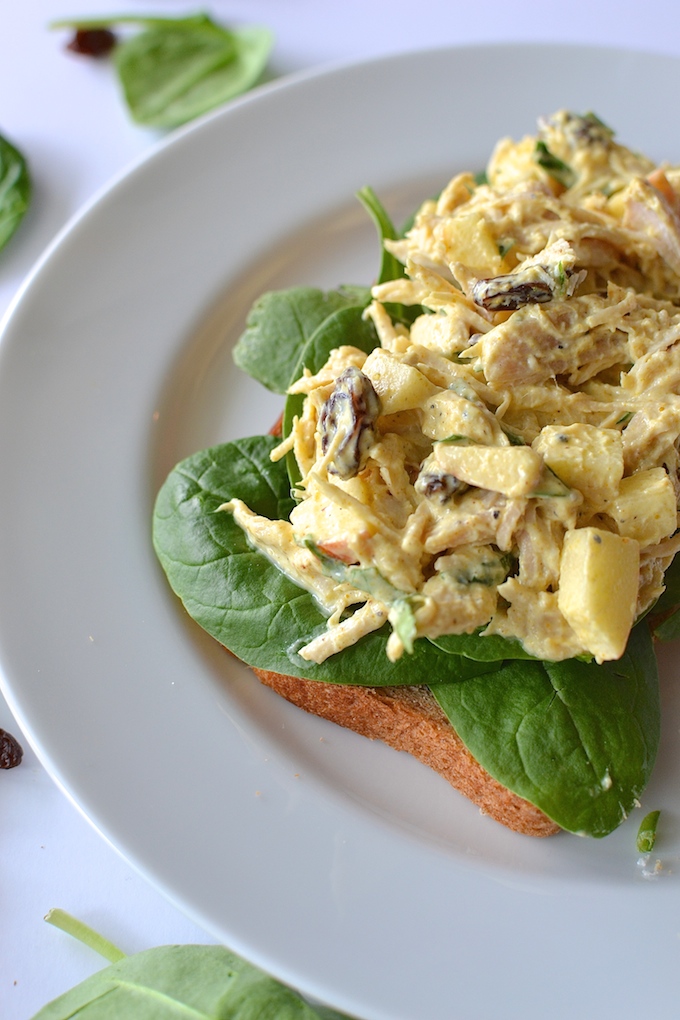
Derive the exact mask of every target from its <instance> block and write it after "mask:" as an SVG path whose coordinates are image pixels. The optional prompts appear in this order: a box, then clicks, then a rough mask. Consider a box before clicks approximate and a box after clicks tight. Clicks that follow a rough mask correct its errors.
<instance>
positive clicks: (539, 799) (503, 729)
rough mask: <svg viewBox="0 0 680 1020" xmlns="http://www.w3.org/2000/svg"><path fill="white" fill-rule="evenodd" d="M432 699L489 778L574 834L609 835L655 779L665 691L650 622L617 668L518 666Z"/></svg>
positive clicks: (440, 689) (438, 690) (448, 687)
mask: <svg viewBox="0 0 680 1020" xmlns="http://www.w3.org/2000/svg"><path fill="white" fill-rule="evenodd" d="M432 692H433V694H434V695H435V697H436V698H437V701H438V702H439V704H440V705H441V707H442V708H443V710H444V712H445V713H446V714H447V716H448V718H449V719H450V720H451V723H452V725H453V727H454V728H455V730H456V731H457V733H458V734H459V735H460V737H461V739H462V740H463V742H464V743H465V745H466V746H467V747H468V748H469V750H470V751H471V753H472V754H473V755H474V757H475V758H476V759H477V760H478V761H479V762H480V764H481V765H482V766H483V767H484V768H485V769H486V770H487V772H489V773H490V774H491V775H492V776H494V778H496V779H497V780H498V781H499V782H501V783H502V784H503V785H504V786H506V787H508V788H509V789H510V790H513V791H514V792H515V793H517V794H518V795H519V796H520V797H524V798H525V799H526V800H528V801H530V802H531V803H532V804H535V805H536V806H537V807H538V808H540V809H541V810H542V811H543V812H545V814H546V815H548V816H549V817H550V818H552V819H553V820H554V821H555V822H557V824H558V825H560V826H561V827H562V828H563V829H567V830H568V831H570V832H576V833H585V834H587V835H590V836H596V837H600V836H606V835H607V833H609V832H611V831H612V830H613V829H615V828H616V827H617V826H618V825H619V824H620V823H621V822H622V821H623V819H624V818H625V817H626V815H627V813H628V812H629V811H630V810H631V809H632V808H633V807H634V806H635V803H636V801H637V799H638V798H639V797H640V795H641V793H642V790H643V789H644V787H645V784H646V783H647V780H648V779H649V776H650V774H651V771H652V766H653V764H654V759H655V757H656V752H657V748H658V743H659V729H660V722H659V713H660V709H659V685H658V677H657V668H656V659H655V656H654V649H653V646H652V640H651V636H650V633H649V630H648V628H647V626H646V625H645V624H644V623H643V624H640V625H638V626H637V627H636V628H635V629H634V630H633V632H632V634H631V637H630V641H629V643H628V648H627V649H626V652H625V653H624V655H623V657H622V658H621V659H619V660H617V661H615V662H607V663H604V664H603V665H601V666H598V665H596V664H594V663H592V662H583V661H580V660H577V659H569V660H567V661H565V662H538V661H527V662H517V661H510V662H506V663H505V664H504V665H503V666H502V667H501V668H500V669H498V670H496V671H495V672H494V673H492V674H491V675H490V676H484V677H481V676H480V677H476V678H472V679H469V680H467V681H466V682H465V683H463V684H437V685H436V686H433V688H432Z"/></svg>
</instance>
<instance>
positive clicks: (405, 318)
mask: <svg viewBox="0 0 680 1020" xmlns="http://www.w3.org/2000/svg"><path fill="white" fill-rule="evenodd" d="M357 198H358V199H359V201H360V202H362V203H363V205H364V207H365V209H366V211H367V212H368V213H369V215H370V216H371V218H372V219H373V222H374V223H375V225H376V228H377V230H378V237H379V239H380V251H381V259H380V272H379V273H378V279H377V281H376V282H377V283H387V282H388V281H389V280H399V279H401V277H402V276H405V275H406V268H405V266H403V265H402V263H401V262H400V261H399V259H398V258H397V257H396V256H395V255H393V254H392V253H391V252H390V251H388V250H387V248H386V247H385V241H396V240H397V239H398V238H399V236H400V234H399V232H398V231H397V229H396V227H395V226H394V224H393V223H392V220H391V219H390V217H389V216H388V214H387V211H386V209H385V208H384V206H383V205H382V203H381V201H380V199H379V198H378V196H377V195H376V193H375V192H374V191H373V189H372V188H369V187H364V188H361V190H360V191H358V192H357ZM401 236H403V235H401ZM385 307H386V309H387V311H388V312H389V313H390V315H391V316H392V318H393V319H397V320H399V321H401V322H404V323H407V324H410V323H412V322H413V321H414V319H416V318H417V317H418V316H419V315H422V313H423V307H422V305H403V304H398V303H393V302H388V303H387V304H386V305H385Z"/></svg>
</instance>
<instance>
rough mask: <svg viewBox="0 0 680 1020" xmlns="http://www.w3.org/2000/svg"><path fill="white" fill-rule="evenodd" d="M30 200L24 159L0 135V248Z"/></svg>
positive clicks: (21, 217)
mask: <svg viewBox="0 0 680 1020" xmlns="http://www.w3.org/2000/svg"><path fill="white" fill-rule="evenodd" d="M30 202H31V178H30V176H29V172H28V166H27V164H26V160H25V159H24V157H23V156H22V154H21V153H20V152H19V150H18V149H16V148H15V147H14V146H13V145H12V144H10V142H8V141H7V139H6V138H3V137H2V135H0V249H1V248H4V246H5V245H6V244H7V242H8V241H9V239H10V237H11V236H12V234H13V233H14V232H15V230H16V229H17V227H18V226H19V224H20V223H21V221H22V219H23V218H24V216H25V214H26V210H27V209H28V207H29V205H30Z"/></svg>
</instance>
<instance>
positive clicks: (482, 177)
mask: <svg viewBox="0 0 680 1020" xmlns="http://www.w3.org/2000/svg"><path fill="white" fill-rule="evenodd" d="M488 183H489V178H488V177H487V173H486V170H480V171H479V173H476V174H475V184H476V185H477V187H478V188H479V187H480V186H481V185H482V184H488Z"/></svg>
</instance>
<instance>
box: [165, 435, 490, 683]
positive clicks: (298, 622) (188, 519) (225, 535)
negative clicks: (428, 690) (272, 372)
mask: <svg viewBox="0 0 680 1020" xmlns="http://www.w3.org/2000/svg"><path fill="white" fill-rule="evenodd" d="M275 445H276V440H275V439H273V438H272V437H269V436H255V437H253V438H250V439H242V440H238V441H236V442H233V443H226V444H224V445H223V446H218V447H214V448H213V449H211V450H204V451H202V452H201V453H197V454H194V455H193V456H192V457H189V458H188V459H187V460H185V461H183V462H182V463H181V464H179V465H178V466H177V467H176V468H175V469H174V471H172V472H171V474H170V475H169V477H168V479H167V480H166V482H165V484H164V485H163V488H162V489H161V491H160V493H159V495H158V498H157V501H156V507H155V511H154V519H153V541H154V546H155V549H156V553H157V555H158V557H159V559H160V561H161V564H162V565H163V568H164V570H165V572H166V574H167V576H168V580H169V582H170V586H171V587H172V589H173V590H174V591H175V593H176V594H177V595H178V596H179V598H180V599H181V600H182V602H183V603H184V606H185V608H186V610H187V612H188V613H189V615H190V616H191V617H193V619H194V620H196V622H197V623H199V624H200V626H201V627H203V628H204V630H206V631H207V632H208V633H209V634H212V636H213V637H214V638H216V639H217V640H218V641H219V642H220V643H221V644H223V645H225V646H226V647H227V648H229V649H230V650H231V651H232V652H233V653H234V655H236V656H238V658H239V659H241V660H242V661H243V662H246V663H247V664H248V665H251V666H256V667H260V668H262V669H269V670H272V671H274V672H277V673H283V674H288V675H293V676H300V677H306V678H309V679H316V680H325V681H328V682H333V683H346V684H357V685H367V686H373V687H379V686H387V685H398V684H420V683H423V682H425V680H427V682H428V683H437V682H439V681H449V682H454V681H459V680H462V679H465V678H467V677H469V676H476V675H477V674H479V673H481V672H484V671H490V670H492V669H496V668H497V667H498V665H499V664H498V663H497V662H496V663H481V662H476V661H475V660H474V659H469V658H465V657H463V656H457V655H449V654H447V653H444V652H441V651H440V650H439V649H437V648H435V646H434V645H433V644H432V643H431V642H429V641H416V642H415V645H414V651H413V654H412V655H405V656H403V657H402V658H401V659H400V660H399V661H398V662H396V663H391V662H389V660H388V658H387V654H386V644H387V633H386V628H385V627H384V628H382V629H381V630H379V631H375V632H373V633H372V634H367V635H366V636H365V637H364V638H362V639H361V640H360V641H359V642H357V644H355V645H353V646H351V647H350V648H347V649H345V650H344V651H343V653H342V654H341V655H336V656H332V657H331V658H330V659H328V660H327V661H326V662H323V663H321V664H319V665H316V664H313V663H308V662H305V661H304V660H303V659H301V658H300V657H299V656H298V655H297V654H296V653H297V649H298V648H300V647H302V645H304V644H307V642H309V641H310V640H311V639H312V638H313V637H315V636H316V635H318V634H320V633H322V631H323V630H325V627H326V617H325V615H324V614H323V613H322V611H321V609H320V607H319V605H318V603H317V601H316V600H315V599H314V597H313V596H312V595H311V594H310V593H309V592H307V591H304V590H303V589H302V588H300V587H298V585H296V584H295V583H294V582H293V581H291V580H290V579H289V578H288V577H286V575H285V574H283V573H282V572H281V571H280V570H279V569H278V567H276V566H275V565H274V564H273V563H271V562H270V561H269V560H268V559H267V558H266V557H265V556H263V555H262V554H260V553H259V552H257V551H256V550H254V549H253V548H252V546H250V545H249V543H248V541H247V539H246V537H245V534H244V532H243V531H242V529H241V528H240V527H239V526H238V524H236V523H235V522H234V519H233V517H232V515H231V514H230V513H228V512H227V511H219V512H218V509H217V508H218V507H219V506H220V505H221V504H222V503H225V502H226V501H228V500H229V499H231V498H233V497H239V498H240V499H242V500H244V502H245V503H247V505H248V506H249V507H250V508H251V509H252V510H253V511H254V512H255V513H258V514H261V515H263V516H266V517H269V518H270V519H272V520H273V519H282V518H286V517H287V516H288V514H289V512H290V510H291V509H292V505H293V504H292V499H291V497H290V485H289V481H288V475H287V472H286V468H285V465H284V464H283V463H282V462H281V461H279V462H277V463H272V462H271V461H270V459H269V453H270V451H271V450H272V449H273V447H274V446H275Z"/></svg>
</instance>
